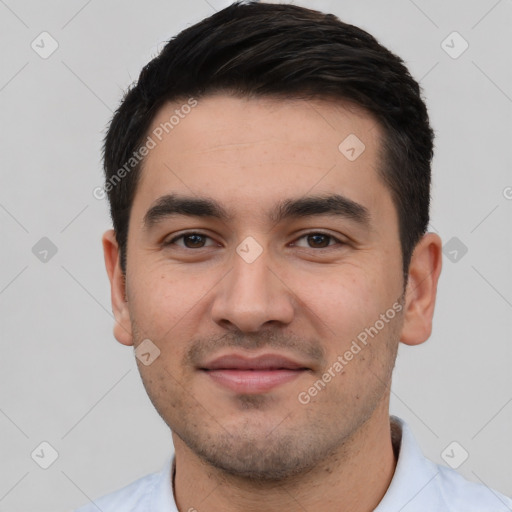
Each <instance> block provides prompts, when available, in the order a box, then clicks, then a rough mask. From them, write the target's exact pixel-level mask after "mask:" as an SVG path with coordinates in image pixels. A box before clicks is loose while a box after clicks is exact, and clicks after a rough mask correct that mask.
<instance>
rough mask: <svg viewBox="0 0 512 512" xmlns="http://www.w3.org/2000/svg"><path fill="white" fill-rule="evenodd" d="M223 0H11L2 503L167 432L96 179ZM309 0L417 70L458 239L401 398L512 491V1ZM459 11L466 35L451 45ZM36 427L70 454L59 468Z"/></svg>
mask: <svg viewBox="0 0 512 512" xmlns="http://www.w3.org/2000/svg"><path fill="white" fill-rule="evenodd" d="M228 3H229V2H227V1H223V0H220V1H214V0H208V1H206V0H189V1H187V2H183V3H181V2H178V1H177V0H173V1H152V2H142V1H141V0H136V1H132V2H124V1H120V0H111V1H109V2H100V1H99V0H89V1H84V0H76V1H69V0H67V1H64V0H61V1H55V0H54V1H46V2H44V3H43V2H35V1H22V0H0V42H1V53H2V66H1V67H0V109H1V122H2V127H1V139H0V154H1V165H0V169H1V171H0V172H1V173H2V187H1V189H0V226H1V234H2V246H1V248H2V250H1V251H0V258H1V260H0V263H1V265H0V308H1V325H0V334H1V348H2V352H1V357H0V372H1V376H2V386H1V388H0V433H1V435H0V454H1V455H0V460H1V463H0V464H1V468H0V511H9V512H16V511H23V512H29V511H41V512H44V511H48V512H50V511H52V512H59V511H66V510H71V509H72V508H75V507H77V506H79V505H81V504H83V503H85V502H87V501H88V498H95V497H98V496H99V495H101V494H104V493H107V492H110V491H112V490H114V489H116V488H119V487H121V486H124V485H126V484H127V483H129V482H131V481H132V480H134V479H136V478H138V477H139V476H142V475H144V474H147V473H149V472H153V471H156V470H159V469H160V467H161V466H162V464H163V463H164V461H165V459H166V458H167V457H168V455H169V453H170V450H171V449H172V444H171V436H170V433H169V431H168V428H167V426H166V425H165V424H164V423H163V421H162V420H161V419H160V417H159V416H158V414H157V413H156V412H155V410H154V409H153V407H152V405H151V403H150V401H149V399H148V398H147V396H146V394H145V391H144V389H143V386H142V383H141V380H140V377H139V375H138V372H137V368H136V365H135V362H134V356H133V350H132V349H131V348H128V347H124V346H121V345H120V344H118V343H117V342H116V341H115V339H114V338H113V336H112V326H113V319H112V314H111V307H110V289H109V284H108V280H107V276H106V273H105V270H104V265H103V255H102V250H101V244H100V237H101V234H102V233H103V231H104V230H106V229H108V228H109V227H110V222H109V217H108V211H107V204H106V202H105V201H104V200H103V201H102V200H97V199H95V198H94V197H93V195H92V191H93V189H94V188H95V187H96V186H98V185H101V184H102V174H101V160H100V148H101V142H102V138H103V135H104V128H105V126H106V123H107V122H108V120H109V119H110V117H111V115H112V111H113V110H114V109H115V108H116V107H117V105H118V102H119V100H120V98H121V95H122V92H123V90H124V89H125V88H126V87H127V86H128V84H129V83H131V81H132V80H134V79H135V78H136V77H137V76H138V73H139V71H140V69H141V67H142V66H143V65H144V64H145V63H146V62H147V61H148V60H149V59H150V58H151V57H153V56H155V55H156V53H157V52H158V51H159V49H161V48H162V46H163V43H164V42H165V41H166V40H167V39H169V38H170V37H171V36H172V35H174V34H176V33H177V32H178V31H179V30H181V29H183V28H185V27H186V26H188V25H190V24H192V23H195V22H196V21H199V20H200V19H202V18H203V17H205V16H208V15H210V14H212V13H213V12H214V9H219V8H221V7H224V6H226V5H227V4H228ZM296 3H301V4H303V5H306V6H309V7H316V8H319V9H323V10H329V11H331V12H334V13H335V14H337V15H338V16H339V17H340V18H341V19H343V20H344V21H348V22H350V23H353V24H356V25H359V26H361V27H362V28H364V29H366V30H368V31H370V32H371V33H372V34H374V35H375V36H376V37H377V38H378V39H379V40H380V41H381V42H382V43H383V44H384V45H386V46H388V47H389V48H390V49H391V50H393V51H395V52H396V53H398V54H399V55H400V56H402V57H403V58H404V59H405V61H406V63H407V65H408V66H409V68H410V70H411V72H412V74H413V75H414V76H415V77H416V78H417V79H418V80H420V81H421V84H422V86H423V88H424V91H425V96H426V99H427V102H428V105H429V109H430V113H431V119H432V124H433V126H434V128H435V130H436V132H437V142H436V148H437V149H436V157H435V162H434V187H433V205H432V224H431V230H434V231H436V232H438V233H439V234H440V235H441V237H442V238H443V241H444V243H445V244H446V243H447V242H448V241H449V240H450V239H452V238H453V237H455V238H456V239H455V240H452V241H451V242H450V244H451V245H448V247H446V251H445V252H446V256H445V257H444V268H443V273H442V276H441V282H440V288H439V298H438V303H437V307H436V313H435V328H434V332H433V335H432V337H431V339H430V341H429V342H428V343H426V344H424V345H421V346H419V347H413V348H410V347H406V346H403V347H401V349H400V353H399V358H398V362H397V369H396V373H395V378H394V384H393V393H392V412H393V413H395V414H398V415H400V416H402V417H403V418H405V419H406V420H407V421H408V422H409V424H410V425H411V427H412V429H413V432H414V433H415V435H416V437H417V438H418V440H419V442H420V444H421V446H422V447H423V449H424V452H425V454H426V455H427V456H429V457H430V458H431V459H433V460H434V461H436V462H438V463H444V461H443V458H442V453H443V452H444V450H445V448H446V447H447V446H448V445H450V443H452V442H453V441H456V442H457V443H458V444H456V445H452V446H451V448H450V449H449V450H448V452H444V453H449V454H450V456H451V460H452V461H456V462H457V461H459V462H460V460H461V459H462V457H463V455H464V451H463V450H466V451H467V452H468V453H469V457H468V459H467V460H466V461H465V462H464V463H463V464H462V465H461V466H460V468H459V471H460V472H461V473H462V474H464V475H465V476H466V477H467V478H469V479H470V480H474V481H481V482H484V483H485V484H487V485H489V486H491V487H493V488H495V489H497V490H499V491H501V492H503V493H505V494H508V495H512V476H511V475H512V471H511V467H510V460H512V443H511V442H510V434H511V432H512V430H511V426H512V372H511V371H510V367H511V364H510V363H511V356H512V340H511V334H512V315H511V313H512V309H511V308H512V271H511V268H512V265H511V264H510V261H511V257H512V243H511V220H512V200H511V199H512V173H511V171H510V169H511V166H510V165H511V156H510V144H511V128H510V127H511V117H512V99H511V96H512V68H511V66H510V57H511V55H510V49H511V48H512V36H511V32H510V30H509V28H510V25H511V23H512V2H511V1H510V0H501V1H496V0H482V1H472V2H468V1H462V0H460V1H450V2H446V1H444V0H436V1H430V2H427V1H426V0H415V1H412V0H393V1H386V2H382V1H378V0H372V1H369V0H367V1H359V0H347V1H316V2H315V1H304V2H296ZM43 31H47V32H49V33H50V34H51V36H52V37H53V38H54V39H55V40H56V41H57V42H58V45H59V47H58V49H57V50H56V51H55V52H54V53H53V54H52V55H51V56H49V57H48V58H46V59H43V58H42V57H41V56H40V55H39V54H38V53H36V51H35V50H34V49H32V47H31V43H32V41H35V43H34V44H38V45H39V48H38V50H39V51H40V52H42V51H43V48H41V47H42V46H43V45H44V51H48V50H49V49H51V41H50V40H49V39H44V41H43V42H41V38H44V37H46V38H47V37H48V36H40V34H41V32H43ZM454 31H457V32H458V33H459V34H460V35H461V36H462V38H464V40H465V41H467V43H468V44H469V47H468V49H467V50H466V51H465V52H464V53H462V54H461V55H459V56H458V57H457V58H453V56H454V54H458V53H459V52H460V51H461V50H462V49H463V45H464V42H463V40H462V39H460V38H458V36H453V35H452V36H450V34H452V32H454ZM448 36H450V37H448ZM447 37H448V39H447ZM443 41H446V42H445V43H442V42H443ZM443 46H444V48H443ZM445 50H448V51H449V52H451V53H452V55H451V56H450V55H449V54H448V53H447V52H446V51H445ZM43 237H47V238H48V239H49V240H51V242H52V243H53V244H54V245H55V247H56V249H57V252H56V254H54V255H52V252H51V250H50V251H49V252H48V253H44V250H45V249H46V250H48V241H45V240H43V241H42V242H39V241H40V239H41V238H43ZM38 243H39V245H36V244H38ZM461 244H464V246H465V247H467V253H466V254H463V250H461V248H463V246H462V245H461ZM34 246H35V247H36V248H35V249H34V250H33V247H34ZM41 251H43V252H41ZM454 251H456V252H454ZM455 256H456V259H455V261H452V260H453V259H454V257H455ZM45 258H46V260H45ZM41 259H42V261H41ZM43 441H46V442H48V443H50V445H51V446H52V447H53V448H54V449H55V450H56V451H57V452H58V454H59V456H58V459H57V460H56V461H55V462H54V463H53V464H52V465H51V466H50V467H49V468H48V469H42V468H41V467H40V466H39V465H38V463H39V464H41V463H44V462H45V461H44V459H45V458H46V462H48V461H49V459H48V457H50V455H51V454H50V451H49V450H48V448H44V447H43V448H42V451H41V448H38V447H39V445H40V443H41V442H43ZM36 448H38V450H36V452H35V453H36V454H37V453H39V455H40V456H39V458H38V457H37V456H36V455H35V456H34V458H32V457H31V453H32V452H33V451H34V450H35V449H36ZM452 449H453V451H452ZM36 461H37V463H36Z"/></svg>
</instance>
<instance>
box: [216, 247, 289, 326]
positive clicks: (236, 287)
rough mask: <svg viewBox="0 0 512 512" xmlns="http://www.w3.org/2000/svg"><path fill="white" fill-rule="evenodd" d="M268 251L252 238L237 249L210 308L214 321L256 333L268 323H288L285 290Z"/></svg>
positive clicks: (287, 295) (287, 296) (287, 305)
mask: <svg viewBox="0 0 512 512" xmlns="http://www.w3.org/2000/svg"><path fill="white" fill-rule="evenodd" d="M272 267H273V264H272V261H271V255H270V251H268V250H267V249H264V248H263V247H262V246H261V245H260V244H258V243H257V242H256V241H255V239H253V238H252V237H247V238H246V239H245V240H244V241H243V242H242V243H240V244H239V246H238V247H237V248H236V252H234V254H233V257H232V270H231V272H229V273H228V274H227V275H226V276H225V278H224V279H223V280H222V281H221V283H219V284H220V289H219V292H218V293H217V295H216V296H215V302H214V305H213V308H212V315H213V319H214V320H215V321H216V322H218V323H224V324H225V323H226V322H229V323H231V324H234V325H236V327H237V328H238V329H240V330H242V331H256V330H258V329H259V328H260V327H261V326H262V325H263V324H265V323H267V322H269V321H278V322H282V323H288V322H290V321H291V318H292V315H293V305H292V304H291V301H290V297H289V294H288V293H287V291H286V290H287V289H286V287H284V286H283V285H282V283H281V282H280V280H279V279H278V278H277V276H276V275H275V274H274V272H273V271H272V270H271V269H272Z"/></svg>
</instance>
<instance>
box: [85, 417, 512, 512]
mask: <svg viewBox="0 0 512 512" xmlns="http://www.w3.org/2000/svg"><path fill="white" fill-rule="evenodd" d="M390 420H391V424H392V426H393V430H394V431H395V432H396V434H395V435H393V442H394V449H395V452H396V453H398V461H397V465H396V469H395V473H394V475H393V478H392V480H391V484H390V485H389V487H388V490H387V492H386V494H385V495H384V497H383V498H382V500H381V502H380V503H379V505H378V506H377V508H376V509H375V510H374V512H512V499H510V498H507V497H506V496H504V495H503V494H500V493H498V492H496V491H494V490H492V489H490V488H488V487H486V486H485V485H483V484H479V483H473V482H470V481H469V480H466V479H465V478H464V477H463V476H462V475H460V474H459V473H457V472H456V471H455V470H453V469H451V468H448V467H445V466H440V465H438V464H435V463H433V462H432V461H430V460H428V459H427V458H425V457H424V456H423V454H422V452H421V450H420V448H419V446H418V444H417V442H416V440H415V438H414V436H413V434H412V432H411V430H410V429H409V427H408V426H407V424H406V423H405V422H404V421H403V420H402V419H400V418H398V417H396V416H391V418H390ZM173 469H174V457H169V458H168V459H167V461H166V463H165V464H164V467H163V468H162V470H161V471H160V472H158V473H152V474H150V475H147V476H144V477H142V478H139V479H138V480H136V481H134V482H132V483H131V484H130V485H128V486H126V487H124V488H122V489H119V490H118V491H115V492H113V493H111V494H107V495H105V496H103V497H101V498H99V499H97V500H95V502H94V503H89V504H88V505H85V506H84V507H82V508H80V509H78V510H76V511H75V512H98V510H101V512H178V508H177V506H176V502H175V500H174V496H173V491H172V484H171V481H172V473H173ZM262 505H263V504H262ZM262 510H263V509H262Z"/></svg>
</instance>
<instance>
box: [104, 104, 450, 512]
mask: <svg viewBox="0 0 512 512" xmlns="http://www.w3.org/2000/svg"><path fill="white" fill-rule="evenodd" d="M177 106H178V107H179V105H177V104H176V103H174V104H168V105H165V106H164V107H162V109H161V110H160V112H159V113H158V115H157V117H156V118H155V120H154V122H153V126H152V128H151V129H150V132H151V130H152V129H153V128H155V127H157V126H158V125H159V124H160V123H162V122H165V121H166V120H168V119H169V117H170V116H171V115H172V114H173V113H174V110H175V109H176V107H177ZM349 134H356V135H357V137H358V138H359V139H360V140H362V141H363V142H364V144H365V150H364V152H363V153H362V154H361V155H360V156H359V157H358V158H357V159H356V160H355V161H350V160H349V159H347V158H346V157H345V156H344V155H343V154H342V153H341V152H340V150H339V149H338V146H339V144H340V143H341V142H342V141H343V140H344V139H345V138H346V137H347V136H348V135H349ZM381 137H382V132H381V129H380V127H379V125H378V124H377V123H376V122H375V120H374V119H373V118H372V117H371V116H370V115H369V114H367V113H365V112H364V111H362V110H360V109H357V108H355V107H350V106H349V105H347V104H340V103H339V102H338V103H336V104H334V103H332V102H327V101H321V100H315V101H305V100H296V101H290V100H286V101H282V100H280V101H278V100H270V99H239V98H234V97H231V96H227V95H216V96H209V97H206V98H202V99H200V101H199V104H198V106H197V107H196V108H194V110H193V111H192V112H191V113H190V114H189V115H188V116H186V117H185V118H184V119H183V120H181V121H180V123H179V125H178V126H176V127H175V128H174V129H173V130H172V131H171V132H170V133H169V134H168V135H167V136H166V137H165V138H163V140H162V141H161V142H160V143H159V144H158V145H157V146H156V147H155V148H154V149H152V150H151V151H150V153H149V155H148V156H147V157H146V161H145V163H144V167H143V170H142V176H141V178H142V179H141V181H140V183H139V185H138V189H137V192H136V195H135V198H134V202H133V206H132V211H131V220H130V227H129V234H128V247H127V269H126V280H124V278H123V273H122V271H121V269H120V266H119V250H118V246H117V243H116V241H115V236H114V232H113V231H112V230H109V231H107V232H106V233H105V234H104V236H103V247H104V253H105V263H106V267H107V272H108V276H109V279H110V282H111V290H112V306H113V311H114V314H115V318H116V324H115V327H114V335H115V337H116V339H117V340H118V341H119V342H120V343H122V344H124V345H128V346H131V345H134V346H135V347H137V346H138V345H139V344H140V343H141V342H142V340H144V339H150V340H151V341H152V342H153V343H154V344H155V345H156V346H157V347H158V348H159V350H160V356H159V357H158V358H157V359H155V360H154V362H152V363H151V364H150V365H148V366H145V365H143V364H142V363H141V362H140V361H139V360H137V364H138V366H139V371H140V373H141V377H142V380H143V383H144V386H145V388H146V390H147V393H148V395H149V397H150V399H151V400H152V402H153V404H154V406H155V408H156V409H157V411H158V412H159V414H160V415H161V417H162V418H163V419H164V421H165V422H166V423H167V425H169V427H170V428H171V430H172V433H173V434H172V435H173V442H174V446H175V454H176V478H175V497H176V501H177V504H178V507H179V509H180V510H181V511H186V510H189V509H190V508H194V509H196V510H198V511H200V512H203V511H204V512H208V511H215V510H224V511H226V512H230V511H244V512H246V511H256V510H263V509H264V510H266V511H274V510H276V511H277V510H279V511H282V510H283V509H284V510H288V511H292V512H293V511H299V510H300V511H303V510H315V511H318V512H322V511H327V510H338V511H349V510H350V511H357V512H365V511H371V510H373V509H374V508H375V507H376V506H377V504H378V503H379V501H380V500H381V499H382V497H383V496H384V494H385V492H386V490H387V488H388V486H389V483H390V481H391V479H392V476H393V472H394V469H395V465H396V460H395V456H394V453H393V449H392V444H391V435H390V423H389V394H390V385H391V374H392V369H393V366H394V362H395V357H396V352H397V348H398V344H399V342H400V341H401V342H402V343H405V344H408V345H416V344H419V343H422V342H424V341H425V340H427V339H428V337H429V336H430V333H431V326H432V316H433V312H434V304H435V297H436V289H437V282H438V279H439V275H440V272H441V248H442V243H441V240H440V238H439V237H438V236H437V235H436V234H433V233H427V234H426V235H425V236H424V237H423V238H422V239H421V241H420V242H419V243H418V245H417V246H416V248H415V251H414V253H413V257H412V261H411V265H410V269H409V279H408V283H407V288H406V290H405V294H404V282H403V276H402V259H401V247H400V240H399V235H398V218H397V213H396V209H395V207H394V205H393V202H392V199H391V195H390V192H389V190H388V189H387V187H386V186H385V184H384V183H383V182H382V180H381V178H380V177H379V176H378V174H377V168H378V166H379V153H378V152H379V148H380V145H381ZM333 191H335V192H337V193H340V194H343V195H344V196H346V197H348V198H350V199H351V200H353V201H356V202H357V203H359V204H361V205H363V206H365V207H366V208H367V209H368V210H369V213H370V222H369V225H368V226H367V227H364V226H361V225H359V224H358V223H357V222H355V221H353V220H351V219H347V218H340V217H335V216H329V215H319V216H314V217H310V218H308V217H306V218H299V219H288V220H284V221H282V222H281V223H278V224H275V223H272V222H270V221H269V219H267V216H266V214H267V211H269V210H270V209H271V208H272V207H273V206H274V205H275V204H276V203H277V202H278V201H280V200H283V199H287V198H292V199H295V198H299V197H303V196H305V195H312V194H323V193H332V192H333ZM169 193H182V194H187V195H195V196H208V197H210V198H213V199H216V200H217V201H218V202H220V203H221V204H222V205H223V206H224V207H225V208H226V209H229V210H230V211H231V212H232V213H233V218H232V219H231V220H230V221H229V222H224V221H221V220H218V219H209V218H195V217H187V216H177V217H173V218H165V219H163V220H162V221H161V222H159V223H157V224H156V225H155V226H153V227H152V228H151V229H146V228H145V227H144V215H145V214H146V212H147V211H148V209H149V208H150V207H151V206H152V205H153V204H154V202H155V201H156V200H157V199H158V198H159V197H161V196H162V195H164V194H169ZM185 230H187V231H192V232H194V231H196V230H197V231H198V232H200V233H202V234H203V235H206V237H207V238H204V239H199V242H200V243H198V241H197V239H193V240H190V239H188V240H187V239H183V238H182V239H179V240H177V241H176V242H175V243H174V245H168V246H163V245H162V242H163V241H169V240H171V239H172V238H173V237H174V236H178V235H179V234H181V233H182V232H183V231H185ZM319 231H321V232H322V233H326V234H327V235H329V236H332V237H334V239H333V238H329V237H327V238H325V239H322V238H320V241H318V239H311V238H310V237H309V238H308V237H307V236H305V235H307V234H314V233H318V232H319ZM248 236H251V237H253V238H254V239H255V240H256V241H257V242H258V243H259V245H260V246H261V248H262V253H261V255H260V256H259V257H258V258H257V259H256V260H255V261H253V262H252V263H248V262H247V261H245V260H244V259H243V258H242V257H240V256H239V254H238V253H237V252H236V248H237V246H238V245H239V244H240V242H242V240H244V239H245V238H246V237H248ZM338 240H339V242H338ZM341 242H343V243H341ZM187 243H188V248H187V245H186V244H187ZM201 245H203V247H201ZM196 246H198V247H199V248H196ZM325 246H327V248H324V247H325ZM401 297H402V298H403V302H402V305H403V309H402V311H401V312H400V313H399V314H396V315H395V316H394V318H393V319H392V320H389V321H388V322H387V323H385V326H384V328H382V329H381V330H380V331H379V332H378V334H377V335H376V336H374V337H373V338H371V339H369V342H368V344H367V345H366V346H365V347H364V349H362V350H361V351H360V352H359V353H358V354H356V355H354V357H353V359H352V360H351V361H349V362H348V363H347V364H346V366H344V369H343V372H341V373H336V376H335V377H333V378H332V379H331V380H330V382H329V383H328V384H327V385H326V386H325V388H324V389H322V390H321V391H320V392H318V393H317V394H316V396H313V397H311V401H310V402H309V403H308V404H303V403H300V401H299V400H298V395H299V393H301V392H304V391H307V390H308V389H309V388H310V387H311V386H312V385H313V384H314V383H315V382H316V381H318V379H321V378H322V375H323V374H324V373H325V372H326V371H327V369H328V368H329V367H332V365H333V363H334V362H335V361H336V360H337V357H338V356H339V355H343V354H344V353H345V352H346V351H347V350H349V348H350V346H351V343H352V341H353V340H354V339H356V336H357V335H358V334H359V333H360V332H361V331H363V330H364V329H365V328H367V327H369V326H372V325H374V324H375V322H376V320H378V319H379V318H381V317H380V315H382V314H383V313H385V312H386V310H388V309H389V308H391V307H392V306H393V304H397V301H398V300H399V299H400V298H401ZM234 350H237V351H238V352H240V351H242V352H243V353H246V354H252V355H254V354H261V353H264V352H268V351H272V352H273V353H280V354H285V355H287V356H288V357H291V358H293V359H294V360H297V361H300V362H301V363H302V364H303V365H304V366H306V367H308V368H309V370H308V371H307V372H302V373H301V374H300V375H299V376H298V377H297V378H295V379H293V380H292V381H290V382H287V383H285V384H282V385H280V386H278V387H276V388H273V389H271V390H270V391H268V392H265V393H259V394H246V393H236V392H234V391H232V390H228V389H226V388H224V387H222V386H219V385H218V384H216V383H215V382H212V379H211V378H210V377H209V376H208V375H207V374H205V373H204V372H202V371H200V370H198V368H197V365H198V364H199V363H201V362H204V361H205V360H206V359H208V358H210V359H211V358H212V357H215V356H217V355H221V354H225V353H228V352H230V351H234ZM262 491H263V492H262Z"/></svg>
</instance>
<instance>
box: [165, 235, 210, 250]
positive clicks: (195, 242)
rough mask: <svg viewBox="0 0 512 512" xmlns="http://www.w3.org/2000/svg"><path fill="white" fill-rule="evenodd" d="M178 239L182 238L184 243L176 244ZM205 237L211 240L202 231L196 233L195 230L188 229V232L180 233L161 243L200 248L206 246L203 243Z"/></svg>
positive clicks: (186, 247)
mask: <svg viewBox="0 0 512 512" xmlns="http://www.w3.org/2000/svg"><path fill="white" fill-rule="evenodd" d="M180 239H183V243H184V245H181V244H176V241H177V240H180ZM206 239H209V240H212V239H211V238H210V237H209V236H207V235H205V234H203V233H196V232H195V231H194V232H192V231H190V232H188V233H182V234H181V235H178V236H176V237H174V238H172V239H171V240H169V241H166V242H164V244H163V245H164V246H168V245H178V246H179V247H183V248H184V249H202V248H203V247H207V246H206V245H205V240H206Z"/></svg>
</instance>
